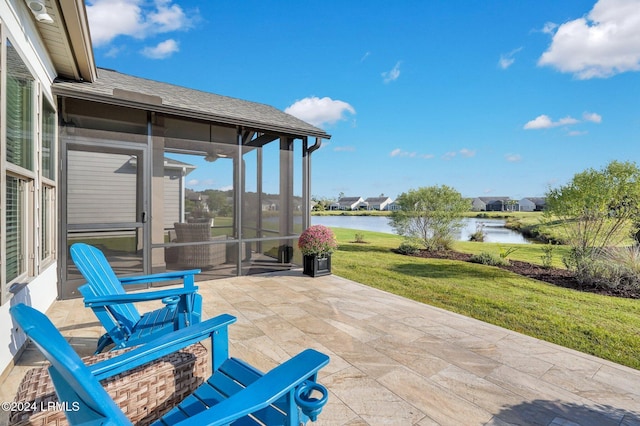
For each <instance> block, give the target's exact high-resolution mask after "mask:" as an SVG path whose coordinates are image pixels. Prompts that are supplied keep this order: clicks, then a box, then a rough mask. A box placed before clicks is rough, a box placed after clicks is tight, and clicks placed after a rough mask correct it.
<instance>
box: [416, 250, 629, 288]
mask: <svg viewBox="0 0 640 426" xmlns="http://www.w3.org/2000/svg"><path fill="white" fill-rule="evenodd" d="M415 256H418V257H425V258H434V259H449V260H459V261H462V262H470V260H471V255H470V254H466V253H460V252H457V251H439V252H434V251H427V250H420V251H419V252H418V253H417V254H415ZM499 268H502V269H506V270H508V271H511V272H514V273H516V274H519V275H522V276H525V277H528V278H533V279H536V280H539V281H544V282H546V283H549V284H553V285H556V286H558V287H565V288H571V289H574V290H579V291H585V292H590V293H596V294H601V295H605V296H615V297H624V298H629V299H640V291H638V290H635V289H616V288H604V287H593V286H592V287H589V286H585V285H581V284H580V283H579V282H578V280H576V278H575V276H574V274H573V273H572V272H571V271H568V270H566V269H558V268H543V267H541V266H539V265H534V264H532V263H527V262H521V261H518V260H509V265H507V266H499Z"/></svg>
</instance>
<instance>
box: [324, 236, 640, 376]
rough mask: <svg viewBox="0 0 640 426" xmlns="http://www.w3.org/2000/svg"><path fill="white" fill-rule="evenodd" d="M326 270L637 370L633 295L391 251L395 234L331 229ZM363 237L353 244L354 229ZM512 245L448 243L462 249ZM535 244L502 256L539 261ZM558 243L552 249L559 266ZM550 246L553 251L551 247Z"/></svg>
mask: <svg viewBox="0 0 640 426" xmlns="http://www.w3.org/2000/svg"><path fill="white" fill-rule="evenodd" d="M333 230H334V232H335V233H336V236H337V238H338V242H339V248H338V250H337V251H336V252H335V253H334V254H333V257H332V267H333V273H334V274H336V275H339V276H341V277H344V278H348V279H350V280H353V281H357V282H360V283H362V284H366V285H369V286H371V287H376V288H379V289H382V290H386V291H389V292H392V293H395V294H398V295H401V296H404V297H407V298H410V299H413V300H416V301H419V302H423V303H427V304H429V305H433V306H437V307H440V308H444V309H447V310H449V311H452V312H457V313H460V314H462V315H466V316H469V317H473V318H477V319H479V320H482V321H486V322H489V323H492V324H495V325H498V326H501V327H505V328H508V329H510V330H514V331H517V332H520V333H524V334H527V335H530V336H533V337H537V338H540V339H544V340H547V341H549V342H553V343H556V344H559V345H562V346H565V347H568V348H572V349H576V350H578V351H582V352H585V353H589V354H593V355H596V356H598V357H601V358H604V359H608V360H611V361H613V362H617V363H620V364H624V365H627V366H629V367H632V368H636V369H640V357H638V353H640V329H639V328H638V324H640V301H638V300H628V299H621V298H614V297H607V296H599V295H595V294H591V293H583V292H579V291H575V290H569V289H565V288H559V287H555V286H552V285H549V284H546V283H543V282H540V281H536V280H532V279H528V278H523V277H521V276H519V275H517V274H513V273H511V272H508V271H505V270H502V269H499V268H495V267H490V266H484V265H479V264H472V263H467V262H458V261H451V260H440V259H423V258H417V257H411V256H403V255H399V254H395V253H393V252H392V251H391V249H393V248H396V247H398V245H399V244H400V243H401V241H402V239H401V237H399V236H396V235H390V234H382V233H376V232H368V231H354V230H352V229H344V228H333ZM356 232H357V233H358V234H362V235H364V241H365V243H364V244H362V243H356V242H354V241H355V234H356ZM510 246H513V245H506V244H502V245H498V244H491V243H470V242H459V243H456V245H455V248H456V250H459V251H464V252H468V253H479V252H481V251H494V252H495V253H498V252H499V250H500V249H504V248H505V247H510ZM542 247H543V246H542V245H526V246H525V245H522V246H520V248H519V249H518V250H516V251H515V252H513V253H512V254H511V255H510V256H509V259H516V260H525V261H529V262H532V263H539V264H541V263H542V261H541V256H542ZM563 250H566V248H564V247H560V246H557V247H555V249H554V263H555V264H558V266H560V265H561V261H560V258H561V252H562V251H563ZM556 251H557V252H556Z"/></svg>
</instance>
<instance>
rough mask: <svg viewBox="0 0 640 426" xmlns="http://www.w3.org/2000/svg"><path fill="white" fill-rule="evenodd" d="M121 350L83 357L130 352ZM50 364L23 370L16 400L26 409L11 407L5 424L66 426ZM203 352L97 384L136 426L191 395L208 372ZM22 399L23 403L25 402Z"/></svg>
mask: <svg viewBox="0 0 640 426" xmlns="http://www.w3.org/2000/svg"><path fill="white" fill-rule="evenodd" d="M128 350H130V349H121V350H115V351H111V352H107V353H104V354H99V355H95V356H90V357H85V358H83V361H84V363H85V364H95V363H96V362H99V361H103V360H105V359H109V358H113V357H114V356H116V355H118V354H120V353H122V352H123V351H128ZM47 368H48V366H43V367H38V368H32V369H31V370H29V371H27V373H26V374H25V376H24V378H23V379H22V382H21V383H20V386H19V387H18V392H17V393H16V397H15V399H14V402H16V403H20V404H16V406H18V407H28V408H27V409H26V410H24V411H13V412H12V413H11V415H10V417H9V425H38V426H45V425H47V426H52V425H55V426H58V425H67V424H68V423H67V419H66V417H65V415H64V412H63V411H61V410H60V409H59V407H57V406H56V404H58V398H57V396H56V394H55V390H54V388H53V383H51V379H50V378H49V373H48V371H47ZM208 369H209V365H208V359H207V350H206V348H205V347H204V346H202V345H201V344H200V343H196V344H195V345H191V346H189V347H187V348H185V349H183V350H181V351H178V352H174V353H172V354H170V355H167V356H165V357H163V358H160V359H159V360H157V361H154V362H152V363H149V364H145V365H142V366H140V367H138V368H135V369H133V370H130V371H127V372H124V373H121V374H118V375H116V376H113V377H110V378H108V379H105V380H103V381H102V382H101V383H102V385H103V386H104V388H105V390H106V391H107V392H108V393H109V395H111V397H112V398H113V400H114V401H115V403H116V404H118V406H120V408H121V409H122V411H123V412H124V414H125V415H126V416H127V417H128V418H129V420H131V422H132V423H133V424H135V425H148V424H150V423H152V422H153V421H155V420H157V419H158V418H159V417H161V416H162V415H163V414H164V413H166V412H167V411H168V410H169V409H170V408H172V407H173V406H174V405H176V404H177V403H178V402H180V401H182V400H183V399H184V398H185V397H186V396H187V395H189V394H191V393H192V392H193V391H194V390H195V389H196V388H197V387H198V385H200V384H201V383H203V382H204V381H205V380H206V379H207V377H209V374H208ZM25 403H26V404H25Z"/></svg>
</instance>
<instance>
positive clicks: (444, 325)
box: [0, 270, 640, 426]
mask: <svg viewBox="0 0 640 426" xmlns="http://www.w3.org/2000/svg"><path fill="white" fill-rule="evenodd" d="M199 286H200V292H201V293H202V295H203V298H204V308H203V310H204V316H205V317H206V318H209V317H212V316H215V315H217V314H219V313H224V312H226V313H230V314H232V315H235V316H237V317H238V322H237V323H236V324H234V325H232V326H231V328H230V342H231V347H230V353H231V354H232V355H233V356H238V357H240V358H243V359H245V360H247V361H248V362H250V363H251V364H253V365H255V366H256V367H258V368H261V369H265V370H267V369H270V368H273V367H274V366H275V365H277V364H279V363H280V362H282V361H284V360H285V359H287V358H289V357H290V356H292V355H294V354H295V353H297V352H299V351H300V350H302V349H304V348H306V347H311V348H315V349H318V350H320V351H322V352H325V353H326V354H328V355H329V356H330V357H331V362H330V364H329V365H328V366H327V367H326V368H324V369H323V370H322V371H321V373H320V377H319V380H320V382H321V383H323V384H324V385H325V386H326V387H327V388H328V389H329V391H330V397H329V398H330V399H329V403H328V404H327V406H326V407H325V410H324V411H323V413H322V415H321V416H320V418H319V420H318V422H317V423H315V424H318V425H423V426H424V425H485V424H487V425H509V424H518V425H528V424H532V425H558V426H559V425H583V426H587V425H594V426H595V425H598V426H600V425H627V426H630V425H640V371H638V370H634V369H631V368H627V367H624V366H620V365H618V364H614V363H612V362H609V361H605V360H602V359H599V358H596V357H593V356H589V355H586V354H583V353H580V352H576V351H573V350H570V349H566V348H563V347H561V346H557V345H554V344H551V343H547V342H544V341H541V340H537V339H534V338H531V337H527V336H524V335H521V334H518V333H515V332H512V331H509V330H505V329H503V328H500V327H496V326H493V325H490V324H486V323H483V322H481V321H477V320H474V319H470V318H467V317H464V316H461V315H457V314H454V313H451V312H447V311H444V310H442V309H438V308H434V307H431V306H428V305H424V304H421V303H417V302H413V301H410V300H407V299H405V298H403V297H399V296H395V295H392V294H389V293H386V292H383V291H379V290H376V289H373V288H369V287H367V286H364V285H361V284H358V283H354V282H352V281H349V280H345V279H343V278H340V277H337V276H325V277H318V278H309V277H305V276H303V275H302V274H301V273H300V271H299V270H295V271H290V272H288V273H278V274H268V275H258V276H249V277H240V278H229V279H222V280H215V281H208V282H203V283H199ZM47 314H48V316H49V317H50V318H51V319H52V321H53V322H54V323H55V324H56V326H57V327H58V328H59V329H60V330H61V332H62V333H63V334H64V335H65V336H67V337H69V340H70V342H71V343H72V344H73V345H74V347H75V348H76V350H77V351H78V353H80V355H82V356H84V355H89V354H91V352H92V351H93V349H94V348H95V343H96V340H97V338H98V336H99V335H100V334H101V333H102V331H101V329H100V326H99V324H98V322H97V320H96V319H95V317H94V316H93V313H92V312H91V311H90V310H89V309H86V308H84V307H83V304H82V301H81V300H70V301H59V302H56V303H55V304H54V305H53V306H52V308H51V309H50V310H49V312H47ZM639 356H640V355H639ZM40 362H41V357H40V356H39V353H37V350H36V349H35V348H33V347H29V348H28V349H27V350H25V352H24V353H23V355H22V356H21V357H20V359H19V360H18V362H17V365H16V366H15V367H14V368H13V370H12V371H11V372H10V373H9V375H8V376H7V377H6V379H5V380H4V382H3V383H2V387H1V391H0V401H11V400H12V399H13V395H14V393H15V390H16V388H17V386H18V383H19V381H20V380H21V378H22V376H23V375H24V372H25V371H26V370H27V369H29V368H32V367H33V366H35V365H39V363H40ZM2 414H4V417H1V416H2ZM2 414H0V424H5V423H6V417H7V416H6V413H2Z"/></svg>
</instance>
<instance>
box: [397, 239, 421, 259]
mask: <svg viewBox="0 0 640 426" xmlns="http://www.w3.org/2000/svg"><path fill="white" fill-rule="evenodd" d="M419 251H420V246H419V245H418V244H416V243H412V242H411V241H404V242H403V243H402V244H400V247H398V253H400V254H404V255H409V256H411V255H414V254H416V253H418V252H419Z"/></svg>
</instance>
